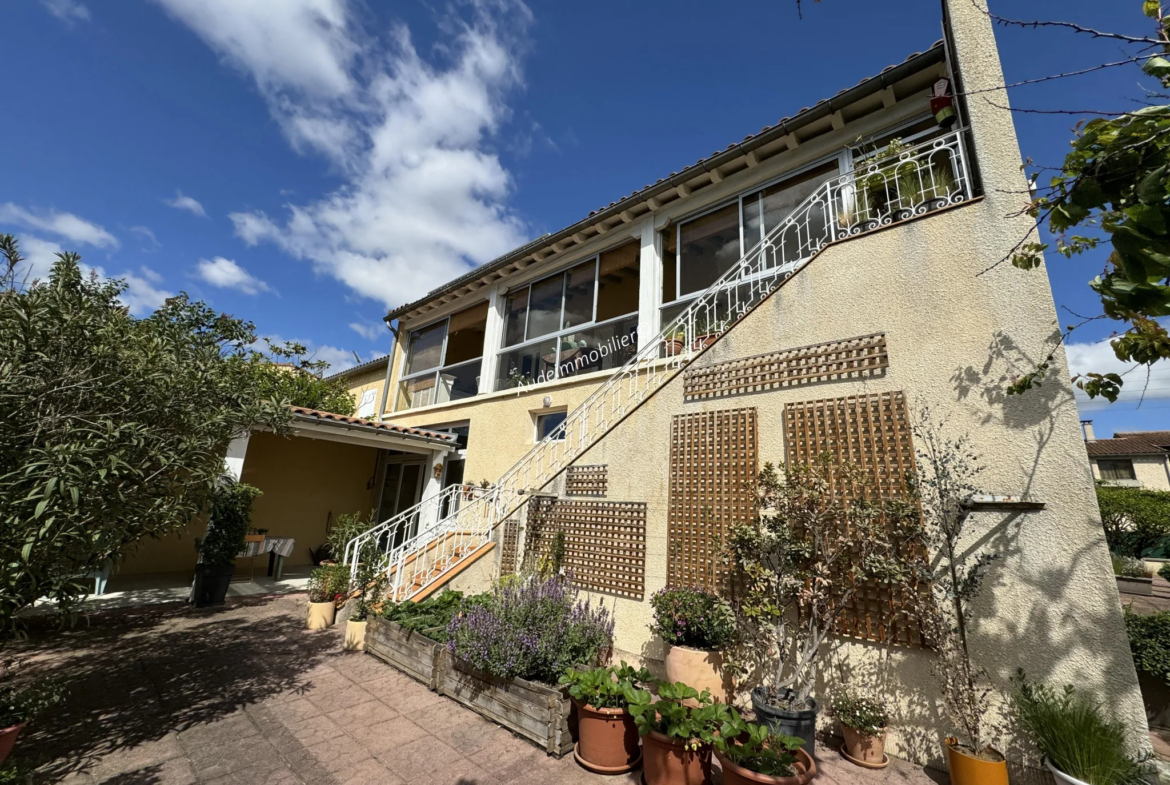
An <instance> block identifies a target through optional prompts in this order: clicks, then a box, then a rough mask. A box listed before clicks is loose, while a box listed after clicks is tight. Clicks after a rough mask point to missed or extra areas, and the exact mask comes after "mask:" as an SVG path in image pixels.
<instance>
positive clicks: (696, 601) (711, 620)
mask: <svg viewBox="0 0 1170 785" xmlns="http://www.w3.org/2000/svg"><path fill="white" fill-rule="evenodd" d="M650 605H651V607H653V608H654V622H653V624H651V625H650V630H651V631H652V632H654V633H655V634H656V635H658V636H660V637H661V638H662V640H664V641H666V642H667V643H669V644H671V645H672V646H690V647H692V648H695V649H721V648H723V647H724V646H726V645H727V644H729V643H731V640H732V638H734V637H735V613H734V611H732V609H731V606H730V605H728V604H727V603H726V602H724V601H723V600H722V599H720V598H719V597H718V596H716V595H715V594H712V593H711V592H708V591H704V590H702V589H698V588H682V589H662V590H661V591H657V592H655V593H654V596H653V597H651V598H650Z"/></svg>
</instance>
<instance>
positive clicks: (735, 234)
mask: <svg viewBox="0 0 1170 785" xmlns="http://www.w3.org/2000/svg"><path fill="white" fill-rule="evenodd" d="M678 235H679V236H678V247H679V260H678V283H679V287H678V293H679V296H680V297H683V296H686V295H688V294H693V293H695V292H701V291H703V290H704V289H706V288H707V287H708V286H710V285H711V284H713V283H715V281H716V280H718V278H719V276H721V275H723V274H724V273H725V272H727V271H728V270H730V269H731V268H732V267H733V266H735V263H736V262H738V261H739V258H740V256H741V253H740V250H739V205H738V204H729V205H727V206H726V207H723V208H720V209H718V210H715V211H714V212H710V213H707V214H706V215H703V216H700V217H698V218H696V219H695V220H693V221H687V222H686V223H684V224H682V225H681V226H680V227H679V232H678Z"/></svg>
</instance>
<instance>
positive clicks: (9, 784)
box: [0, 761, 33, 785]
mask: <svg viewBox="0 0 1170 785" xmlns="http://www.w3.org/2000/svg"><path fill="white" fill-rule="evenodd" d="M32 782H33V778H32V772H30V771H29V770H28V769H26V768H25V767H24V766H21V765H20V764H19V763H15V762H13V761H8V762H6V763H0V785H32Z"/></svg>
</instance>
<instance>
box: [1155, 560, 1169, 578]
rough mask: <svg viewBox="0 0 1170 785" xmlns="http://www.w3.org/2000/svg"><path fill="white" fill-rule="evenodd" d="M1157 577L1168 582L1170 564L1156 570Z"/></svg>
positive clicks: (1167, 563)
mask: <svg viewBox="0 0 1170 785" xmlns="http://www.w3.org/2000/svg"><path fill="white" fill-rule="evenodd" d="M1158 577H1159V578H1161V579H1162V580H1164V581H1170V562H1166V563H1165V564H1163V565H1162V566H1161V567H1159V568H1158Z"/></svg>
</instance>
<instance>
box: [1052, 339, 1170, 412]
mask: <svg viewBox="0 0 1170 785" xmlns="http://www.w3.org/2000/svg"><path fill="white" fill-rule="evenodd" d="M1111 340H1112V339H1110V338H1106V339H1105V340H1102V341H1096V342H1086V343H1068V344H1065V351H1066V352H1067V354H1068V368H1069V371H1070V372H1071V373H1072V374H1073V375H1074V376H1076V375H1077V374H1083V373H1116V374H1119V375H1120V376H1121V378H1122V380H1123V381H1124V382H1125V383H1124V384H1123V385H1122V387H1121V395H1120V396H1119V397H1118V399H1117V402H1116V403H1113V404H1111V403H1109V401H1107V400H1105V399H1104V398H1100V397H1098V398H1094V399H1090V398H1089V396H1087V395H1086V394H1085V393H1083V392H1081V391H1080V390H1077V391H1076V397H1077V406H1078V408H1079V409H1080V410H1081V411H1082V412H1085V411H1097V410H1100V409H1108V408H1110V407H1111V406H1112V407H1117V408H1121V407H1120V405H1121V404H1129V406H1126V407H1125V408H1132V406H1133V405H1136V404H1138V403H1139V402H1141V401H1152V400H1156V399H1164V398H1170V362H1167V361H1165V360H1162V361H1159V362H1156V363H1154V364H1153V365H1152V366H1149V369H1148V371H1147V368H1146V366H1143V365H1138V364H1136V363H1131V362H1123V361H1122V360H1119V359H1117V355H1116V354H1115V353H1114V352H1113V347H1112V345H1111V343H1110V342H1111Z"/></svg>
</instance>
